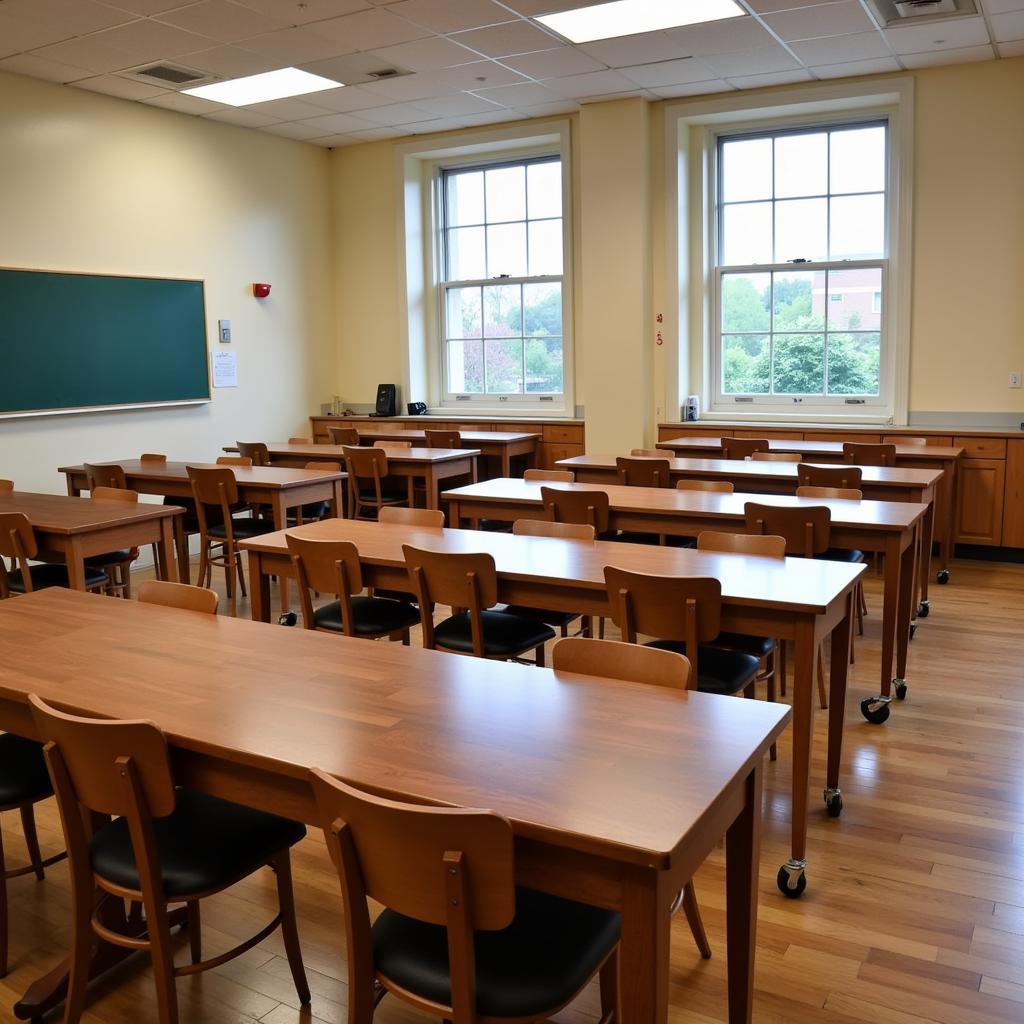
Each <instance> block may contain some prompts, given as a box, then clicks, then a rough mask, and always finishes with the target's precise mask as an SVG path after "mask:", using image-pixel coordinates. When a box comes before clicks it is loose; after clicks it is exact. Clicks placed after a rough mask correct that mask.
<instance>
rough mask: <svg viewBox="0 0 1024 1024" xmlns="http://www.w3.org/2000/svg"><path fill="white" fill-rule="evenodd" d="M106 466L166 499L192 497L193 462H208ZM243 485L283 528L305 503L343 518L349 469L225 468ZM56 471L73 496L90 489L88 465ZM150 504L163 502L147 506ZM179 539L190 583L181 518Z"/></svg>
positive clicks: (184, 576)
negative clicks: (343, 487) (290, 511)
mask: <svg viewBox="0 0 1024 1024" xmlns="http://www.w3.org/2000/svg"><path fill="white" fill-rule="evenodd" d="M99 465H104V466H113V465H116V466H120V467H121V468H122V469H123V470H124V475H125V478H126V480H127V483H128V486H129V487H130V488H131V489H132V490H133V491H138V492H139V494H160V495H163V496H164V497H172V498H191V497H192V484H191V482H190V481H189V478H188V469H187V468H186V467H188V466H190V465H191V466H201V465H203V466H207V465H208V464H206V463H198V462H142V461H140V460H139V459H119V460H116V461H110V462H104V463H99ZM224 468H226V469H230V470H231V471H232V472H233V473H234V475H235V480H236V481H237V483H238V497H239V498H240V500H242V501H244V502H249V503H251V504H254V505H269V506H270V507H271V508H272V509H273V514H274V526H275V527H276V528H277V529H279V530H282V529H284V527H285V526H287V525H288V509H290V508H298V507H300V506H302V505H307V504H314V503H316V502H320V501H327V502H329V503H330V504H331V507H332V509H333V510H334V514H335V515H336V516H340V515H341V514H342V512H343V510H344V505H343V504H342V490H341V485H342V482H343V481H344V480H345V479H346V474H344V473H332V472H325V471H324V470H304V469H284V468H281V467H275V466H226V467H224ZM57 472H59V473H63V474H64V475H65V477H67V487H68V494H70V495H78V494H81V492H82V491H84V490H88V488H89V481H88V480H87V479H86V475H85V468H84V467H83V466H61V467H60V468H59V469H58V470H57ZM144 507H145V508H154V507H156V508H158V507H159V506H151V505H146V506H144ZM175 542H176V545H177V548H178V570H179V574H180V578H181V581H182V582H183V583H188V582H189V578H190V574H189V554H188V537H187V536H186V535H185V531H184V529H183V528H182V525H181V520H180V519H179V520H178V522H177V535H176V538H175Z"/></svg>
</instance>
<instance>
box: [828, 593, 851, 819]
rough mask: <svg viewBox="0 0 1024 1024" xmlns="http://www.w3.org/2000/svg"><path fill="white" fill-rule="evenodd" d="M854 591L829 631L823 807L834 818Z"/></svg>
mask: <svg viewBox="0 0 1024 1024" xmlns="http://www.w3.org/2000/svg"><path fill="white" fill-rule="evenodd" d="M856 595H857V592H856V590H855V589H854V590H851V591H850V592H849V593H848V594H847V595H846V610H845V612H844V614H843V618H842V621H841V622H840V623H839V624H838V625H837V626H836V628H835V629H834V630H833V631H832V663H831V665H830V666H829V678H828V682H829V703H828V766H827V769H826V774H825V807H826V808H827V809H828V813H829V814H830V815H831V816H832V817H833V818H838V817H839V814H840V812H841V811H842V809H843V797H842V793H841V792H840V789H839V765H840V763H841V761H842V757H843V720H844V718H845V716H846V684H847V679H848V678H849V674H850V642H851V640H852V639H853V623H854V613H853V603H854V601H856V599H857V596H856Z"/></svg>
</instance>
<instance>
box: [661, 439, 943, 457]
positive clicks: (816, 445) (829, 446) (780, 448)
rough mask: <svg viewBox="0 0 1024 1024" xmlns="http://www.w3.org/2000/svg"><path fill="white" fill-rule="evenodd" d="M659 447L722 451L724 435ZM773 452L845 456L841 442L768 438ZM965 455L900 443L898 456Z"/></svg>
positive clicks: (939, 448)
mask: <svg viewBox="0 0 1024 1024" xmlns="http://www.w3.org/2000/svg"><path fill="white" fill-rule="evenodd" d="M655 447H656V448H665V449H666V450H677V451H685V450H690V449H698V448H699V449H708V450H709V451H716V450H718V451H720V450H721V448H722V438H721V437H689V436H687V435H686V434H683V435H682V436H681V437H673V438H671V439H670V440H668V441H659V442H658V444H656V445H655ZM768 450H769V451H770V452H792V453H798V454H800V455H842V454H843V442H842V441H815V440H813V439H811V440H807V441H784V440H782V441H775V440H769V441H768ZM962 454H963V448H962V447H956V446H953V447H951V446H949V445H938V444H897V445H896V457H897V458H900V459H957V458H959V457H960V456H961V455H962Z"/></svg>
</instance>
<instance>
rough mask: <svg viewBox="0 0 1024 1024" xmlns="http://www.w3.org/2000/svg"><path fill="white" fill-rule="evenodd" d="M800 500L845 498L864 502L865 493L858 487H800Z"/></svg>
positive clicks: (798, 495) (798, 494) (797, 492)
mask: <svg viewBox="0 0 1024 1024" xmlns="http://www.w3.org/2000/svg"><path fill="white" fill-rule="evenodd" d="M796 496H797V497H798V498H845V499H846V500H848V501H862V500H863V498H864V492H863V491H861V490H858V489H857V488H856V487H811V486H809V485H808V486H806V487H798V488H797V489H796Z"/></svg>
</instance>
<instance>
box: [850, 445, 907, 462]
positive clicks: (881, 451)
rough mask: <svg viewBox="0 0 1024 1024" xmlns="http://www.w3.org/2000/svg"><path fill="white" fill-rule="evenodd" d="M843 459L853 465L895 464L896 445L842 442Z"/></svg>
mask: <svg viewBox="0 0 1024 1024" xmlns="http://www.w3.org/2000/svg"><path fill="white" fill-rule="evenodd" d="M843 460H844V461H845V462H849V463H852V464H853V465H854V466H895V465H896V445H894V444H856V443H854V442H853V441H844V442H843Z"/></svg>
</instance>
